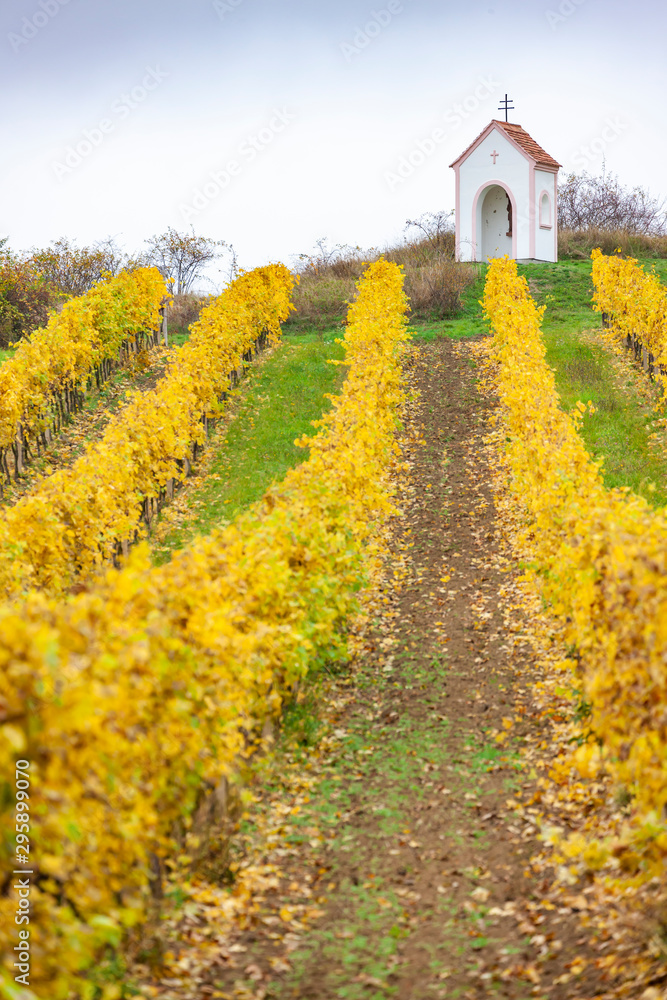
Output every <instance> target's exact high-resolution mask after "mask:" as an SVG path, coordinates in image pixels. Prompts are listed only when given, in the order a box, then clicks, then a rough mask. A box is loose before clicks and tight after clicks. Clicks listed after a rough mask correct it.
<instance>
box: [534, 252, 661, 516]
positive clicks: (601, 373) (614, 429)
mask: <svg viewBox="0 0 667 1000" xmlns="http://www.w3.org/2000/svg"><path fill="white" fill-rule="evenodd" d="M652 263H653V262H652ZM655 263H656V265H657V267H656V273H658V274H659V275H660V276H661V277H662V278H663V279H664V277H665V276H667V261H656V262H655ZM519 273H520V274H523V275H524V276H525V278H526V279H527V281H528V283H529V287H530V290H531V294H532V296H533V298H534V299H535V301H536V302H537V303H538V304H539V305H544V304H546V306H547V311H546V313H545V316H544V320H543V324H542V330H543V334H544V342H545V346H546V351H547V354H546V360H547V363H548V364H549V365H550V366H551V368H552V369H553V370H554V373H555V376H556V386H557V389H558V393H559V395H560V399H561V405H562V407H563V409H564V410H565V411H566V412H569V411H570V410H572V408H573V407H574V405H575V403H576V402H577V400H582V401H583V402H588V401H589V400H590V401H591V402H592V403H593V405H594V407H595V409H596V412H595V414H593V415H592V416H590V415H587V416H586V417H585V419H584V424H583V427H582V431H581V433H582V437H583V439H584V442H585V444H586V447H587V449H588V451H589V453H590V454H591V456H592V457H593V458H594V459H596V460H598V459H602V461H603V463H604V465H603V475H604V482H605V485H606V486H607V487H614V486H629V487H630V488H631V489H632V490H633V491H634V492H635V493H638V494H640V495H641V496H643V497H645V498H646V499H647V500H648V501H649V502H650V503H652V504H654V505H655V506H664V505H665V504H667V452H664V451H663V450H662V449H660V448H653V449H652V448H651V445H650V440H649V439H650V435H651V434H652V433H653V431H654V429H655V428H654V426H653V424H654V420H655V412H654V409H653V404H652V403H651V401H650V399H647V398H646V396H645V395H643V394H642V392H641V388H642V379H643V378H644V376H642V375H640V376H639V380H638V379H637V376H636V375H635V374H634V373H633V371H632V368H631V362H630V358H627V359H621V361H622V364H621V366H620V370H621V373H622V374H621V377H620V378H619V375H618V368H615V367H614V361H613V358H612V356H611V354H610V351H609V349H608V348H606V347H605V346H604V345H603V344H602V343H601V341H600V340H598V339H597V337H598V333H599V331H600V330H601V326H602V323H601V317H600V314H599V313H595V312H593V310H592V307H591V298H592V294H593V286H592V281H591V263H590V261H562V262H560V263H558V264H523V265H519ZM653 486H654V487H655V490H653V488H652V487H653Z"/></svg>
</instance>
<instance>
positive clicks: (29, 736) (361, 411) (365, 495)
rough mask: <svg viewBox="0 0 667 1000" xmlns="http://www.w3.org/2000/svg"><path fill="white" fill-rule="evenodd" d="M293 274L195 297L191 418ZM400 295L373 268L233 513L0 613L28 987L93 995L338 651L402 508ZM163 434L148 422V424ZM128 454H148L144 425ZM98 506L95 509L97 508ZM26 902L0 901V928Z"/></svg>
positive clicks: (7, 959)
mask: <svg viewBox="0 0 667 1000" xmlns="http://www.w3.org/2000/svg"><path fill="white" fill-rule="evenodd" d="M290 280H291V279H290ZM274 285H275V286H276V287H274ZM263 286H265V287H266V291H267V293H269V294H268V301H269V302H271V303H272V306H271V308H267V304H266V303H267V300H266V299H262V297H261V296H259V295H258V292H260V291H261V289H262V287H263ZM288 287H289V283H288V281H287V277H285V279H284V281H283V277H282V272H281V271H280V270H279V269H274V270H271V269H262V270H261V271H260V272H259V273H256V272H251V273H250V274H249V275H246V276H244V277H243V278H242V279H241V280H240V284H239V285H238V286H237V289H236V290H234V291H233V292H232V294H231V295H230V296H229V297H228V298H225V297H224V296H223V297H222V298H220V299H218V300H217V301H216V302H215V303H213V304H212V306H210V307H209V309H208V310H205V312H204V313H203V314H202V320H201V325H200V327H199V329H198V330H197V331H195V334H194V336H193V338H192V341H191V343H192V346H191V348H190V353H189V354H187V353H186V354H183V357H182V360H181V361H179V362H178V363H177V364H176V365H175V366H174V370H173V371H172V372H171V373H170V375H169V376H168V379H171V380H172V382H171V384H172V386H173V390H174V391H176V388H178V389H179V391H180V393H181V394H182V395H183V396H184V398H185V399H186V401H187V405H188V407H189V411H188V412H189V413H190V414H192V415H195V414H198V413H200V412H201V411H202V409H204V410H205V409H206V408H207V407H208V406H209V405H210V397H209V393H211V392H212V393H215V392H217V391H219V385H217V386H216V377H217V375H216V373H218V372H226V371H228V370H229V365H230V363H231V364H233V362H234V358H235V357H236V356H237V352H238V351H239V350H241V349H242V344H243V343H244V337H245V336H246V331H247V335H248V336H249V332H250V330H256V326H255V324H256V323H258V322H266V323H267V325H268V326H269V328H270V329H272V330H273V331H274V332H275V331H276V330H277V322H278V318H279V316H280V315H284V312H285V306H284V298H283V295H282V293H283V291H287V289H288ZM278 289H280V294H279V293H278ZM244 290H245V292H244ZM251 292H252V294H250V293H251ZM406 305H407V303H406V299H405V296H404V293H403V290H402V275H401V272H400V269H399V268H398V267H397V266H396V265H393V264H390V263H387V262H385V261H379V262H377V263H375V264H372V265H371V266H370V267H369V268H368V270H367V272H366V275H365V277H364V279H363V280H362V282H361V286H360V291H359V296H358V299H357V301H356V302H355V303H354V305H353V306H352V307H351V309H350V316H349V325H348V327H347V330H346V333H345V347H346V359H345V364H346V365H348V366H349V374H348V378H347V380H346V382H345V384H344V387H343V390H342V393H341V395H340V396H338V397H336V398H334V399H333V400H332V402H333V408H332V410H331V411H330V413H328V414H327V415H326V416H325V417H324V418H323V419H322V420H321V421H320V422H319V430H318V431H317V433H316V434H315V436H314V437H312V438H310V439H307V440H306V439H304V440H303V441H302V442H301V443H302V444H303V445H304V447H308V448H309V449H310V455H309V457H308V459H307V460H306V461H305V462H304V463H303V464H302V465H301V466H299V467H297V468H296V469H294V470H292V471H291V472H290V473H289V474H288V475H287V477H286V478H285V480H284V482H282V483H281V484H279V485H276V486H273V487H272V488H271V489H270V490H269V491H268V492H267V494H266V495H265V497H264V499H263V500H262V501H260V502H259V503H258V504H256V505H255V506H254V507H253V508H251V509H250V510H249V511H248V512H246V513H244V514H243V515H241V516H240V517H239V518H238V520H237V521H236V522H235V523H233V524H231V525H229V526H227V527H224V528H221V529H219V530H216V531H214V532H213V533H212V534H211V535H210V536H208V537H206V538H202V539H199V540H198V541H196V542H195V543H194V544H193V545H192V546H191V547H189V548H188V549H186V550H184V551H182V552H181V553H179V554H178V555H176V556H175V557H174V558H173V560H172V561H171V562H170V563H169V564H168V565H166V566H164V567H160V568H152V567H151V564H150V560H149V556H148V551H147V549H146V548H145V547H144V546H139V547H138V548H137V549H135V550H134V551H133V552H132V553H131V554H130V558H129V561H128V563H127V565H126V566H125V567H124V568H122V569H120V570H114V569H111V568H110V569H109V570H108V571H107V572H106V574H105V575H103V576H101V577H99V578H98V579H97V581H96V582H95V583H94V585H91V587H90V589H89V590H88V591H86V592H83V593H80V594H78V595H77V596H76V597H74V598H71V599H70V600H69V601H67V602H59V601H56V600H54V599H52V598H48V597H47V596H45V595H44V594H40V593H35V592H32V593H30V594H29V595H28V596H27V597H26V599H25V601H24V602H23V603H22V604H20V605H14V606H11V605H5V606H3V607H2V608H1V609H0V711H1V712H2V718H3V719H4V720H5V721H4V724H2V725H0V761H1V772H2V773H3V774H5V775H9V774H13V771H14V762H15V760H16V759H17V758H18V759H20V758H26V759H29V760H30V762H31V769H30V775H31V814H30V815H31V821H30V822H31V852H32V853H31V859H32V858H33V856H34V865H35V869H36V872H37V874H36V875H35V876H34V877H33V879H32V897H31V903H32V916H31V925H30V929H31V938H30V950H31V962H32V978H31V988H32V989H34V991H35V993H36V994H37V995H44V996H46V995H48V996H49V997H51V998H53V1000H64V998H66V997H67V998H69V997H74V996H76V997H80V996H84V995H85V996H88V995H89V993H86V992H85V977H86V969H88V968H90V966H91V965H92V963H93V962H94V961H95V959H96V956H98V955H99V953H100V949H101V948H102V947H103V946H104V944H105V943H115V942H117V941H118V940H119V939H120V938H121V937H122V935H123V934H124V933H125V931H126V929H127V928H129V927H131V926H132V925H134V924H136V923H137V922H139V921H142V920H143V919H144V918H145V916H146V914H147V912H148V910H149V909H150V904H151V892H150V886H151V884H154V883H155V878H156V871H158V870H160V869H162V870H166V871H172V870H173V869H174V868H175V867H177V866H178V865H179V864H183V863H184V861H183V859H184V858H185V859H186V861H187V855H188V851H189V850H192V849H194V848H195V846H196V845H195V844H194V826H193V817H194V816H195V814H196V811H197V808H198V806H199V805H200V804H201V803H202V801H203V799H204V798H205V796H206V795H211V794H212V793H213V791H214V790H215V789H216V788H218V787H219V786H220V784H221V782H224V781H225V779H228V778H230V776H231V775H232V774H233V773H234V769H235V759H236V758H237V756H238V754H239V753H241V752H242V751H243V752H244V753H248V752H250V748H251V746H252V745H254V744H256V743H260V742H261V732H262V725H263V723H264V722H265V720H266V719H267V718H270V717H275V716H277V715H278V713H279V712H280V710H281V706H282V705H283V704H284V702H285V701H286V700H288V699H289V698H290V696H291V692H292V690H293V686H294V685H295V683H296V682H297V681H298V680H299V679H300V678H302V677H303V676H304V675H305V674H306V672H307V671H308V670H309V669H310V668H311V667H312V666H313V665H314V664H317V663H318V662H321V661H326V660H329V659H330V658H331V657H332V656H335V655H337V653H340V650H341V647H342V646H343V644H344V623H345V621H346V618H347V617H348V616H349V615H350V613H351V612H353V611H354V609H355V607H356V596H355V595H356V593H357V592H358V590H359V589H360V587H362V586H363V584H364V582H365V580H367V579H368V575H369V573H371V572H373V569H374V567H375V566H376V565H377V558H378V555H379V553H380V551H381V548H382V543H383V525H384V523H385V520H386V517H387V515H388V514H389V513H390V512H391V511H392V510H393V502H392V478H391V469H392V464H393V462H394V461H395V454H396V444H395V441H394V431H395V427H396V421H397V414H398V410H399V408H400V406H401V404H402V401H403V398H404V390H403V385H402V374H401V367H400V360H401V356H402V351H403V345H404V342H405V341H406V339H407V335H406V332H405V320H404V313H405V310H406ZM232 334H235V335H236V337H237V339H236V340H235V341H234V342H233V343H232ZM186 357H189V358H190V359H191V363H190V362H188V365H189V367H188V368H187V371H188V373H189V374H188V379H186V376H185V371H186V368H185V358H186ZM195 362H196V363H195ZM165 405H166V404H165ZM132 412H133V411H132ZM153 416H154V417H155V411H154V412H153ZM160 425H161V424H160V421H158V420H157V419H153V420H152V421H151V423H150V426H149V428H148V430H149V431H151V432H152V434H153V435H155V432H156V430H157V429H158V428H159V427H160ZM178 440H181V441H183V442H185V441H186V440H187V432H185V431H184V433H183V436H182V437H181V438H178ZM133 447H134V448H135V449H136V455H137V456H142V455H143V452H146V454H148V453H149V452H150V451H151V448H152V438H151V436H150V435H149V434H147V436H146V437H145V438H142V439H141V440H137V441H136V442H135V444H134V446H133ZM132 453H133V454H135V452H134V451H133V452H132ZM172 460H173V459H172V458H170V459H169V461H168V462H166V464H165V467H164V469H163V474H164V475H167V474H170V473H173V471H174V470H173V466H171V465H170V464H169V463H170V462H172ZM90 496H97V497H98V498H99V499H100V501H102V500H103V496H102V495H101V494H100V493H97V494H88V497H90ZM86 512H90V515H91V517H93V516H94V515H95V509H94V506H93V505H90V504H89V505H88V506H87V507H86ZM3 803H4V804H3V807H2V809H3V811H2V814H1V818H2V833H3V835H2V839H1V841H0V843H1V844H2V847H1V850H2V853H3V859H4V862H5V868H6V869H7V868H9V867H11V866H12V856H11V844H12V841H13V836H14V835H13V830H14V812H13V810H12V809H10V803H11V800H10V797H9V796H7V797H5V798H4V799H3ZM14 907H15V902H14V901H13V900H10V899H9V898H7V897H5V898H0V917H1V919H2V922H3V926H5V927H11V926H12V920H13V913H12V909H13V908H14ZM13 944H14V942H13V941H12V940H11V939H10V938H9V936H7V938H6V940H5V942H3V948H4V949H6V950H5V951H4V966H3V974H4V977H5V978H4V988H3V987H2V986H0V995H2V996H5V997H12V996H13V995H14V994H13V993H12V989H13V983H12V975H13V973H12V972H11V971H10V970H11V967H12V966H11V963H12V961H13V957H12V956H13V952H12V951H11V948H12V945H13Z"/></svg>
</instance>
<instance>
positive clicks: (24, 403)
mask: <svg viewBox="0 0 667 1000" xmlns="http://www.w3.org/2000/svg"><path fill="white" fill-rule="evenodd" d="M168 299H169V295H168V292H167V288H166V285H165V283H164V280H163V278H162V276H161V275H160V273H159V271H158V270H157V269H156V268H141V269H139V270H137V271H133V272H131V273H122V274H120V275H118V276H117V277H115V278H112V279H110V280H109V281H103V282H100V283H99V284H97V285H96V286H95V287H94V288H92V289H91V290H90V291H89V292H88V293H87V294H86V295H82V296H79V297H77V298H74V299H70V300H69V301H68V302H66V303H65V304H64V305H63V307H62V310H61V311H60V312H58V313H54V314H53V315H52V316H51V317H50V318H49V321H48V323H47V325H46V326H45V327H42V328H41V329H38V330H35V331H34V332H33V333H32V334H31V336H30V338H29V339H28V340H23V341H21V342H20V344H19V346H18V349H17V351H16V353H15V354H14V356H13V357H12V358H10V359H9V360H7V361H5V363H4V364H3V365H2V366H0V481H1V480H2V478H3V477H4V478H5V479H6V481H8V482H9V481H11V478H12V475H13V476H14V478H18V476H19V475H21V473H22V472H23V471H24V466H25V463H26V462H27V461H29V460H30V459H31V458H33V457H34V456H35V455H39V454H40V451H41V449H42V448H46V447H48V445H49V443H50V441H51V438H52V437H53V436H54V435H56V434H58V433H59V431H60V429H61V427H62V425H63V424H64V423H66V422H67V421H68V420H69V418H70V416H71V415H72V414H73V413H76V412H77V411H78V410H80V409H81V408H82V406H83V402H84V399H85V389H86V386H87V385H89V384H90V383H92V380H93V379H94V380H95V382H96V385H97V387H98V389H99V388H101V386H102V385H103V384H104V382H106V381H107V380H108V379H109V378H110V376H111V374H112V373H113V371H114V370H115V368H116V367H117V366H118V364H119V363H120V362H121V361H122V358H123V355H124V356H125V357H126V358H129V356H130V354H131V353H133V352H136V351H137V350H140V349H141V348H142V347H144V346H150V345H152V344H155V343H156V342H157V339H158V337H159V329H160V326H161V309H162V307H163V305H164V303H166V302H167V301H168ZM1 489H2V486H1V482H0V490H1Z"/></svg>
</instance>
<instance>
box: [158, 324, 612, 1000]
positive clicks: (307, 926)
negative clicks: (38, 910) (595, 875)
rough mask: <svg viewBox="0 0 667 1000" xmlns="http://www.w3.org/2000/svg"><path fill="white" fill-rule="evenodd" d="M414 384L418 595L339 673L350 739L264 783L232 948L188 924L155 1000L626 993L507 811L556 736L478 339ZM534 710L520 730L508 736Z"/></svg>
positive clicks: (421, 999)
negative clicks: (527, 648) (511, 563)
mask: <svg viewBox="0 0 667 1000" xmlns="http://www.w3.org/2000/svg"><path fill="white" fill-rule="evenodd" d="M412 377H413V380H414V384H415V386H416V387H417V388H418V389H419V390H420V392H421V399H420V402H419V404H418V405H417V406H416V407H415V411H414V413H413V414H412V419H411V426H410V428H409V429H410V433H411V435H412V447H411V455H410V457H411V461H412V471H411V480H412V481H411V485H410V486H409V487H408V490H407V495H406V497H405V500H404V503H403V515H402V517H401V518H399V519H397V523H396V525H395V557H396V564H395V565H396V574H397V577H402V578H403V583H402V586H401V587H400V588H399V589H398V591H397V592H388V593H387V594H386V595H385V597H384V599H383V600H381V601H380V603H379V605H378V608H377V618H376V621H375V623H374V625H373V627H372V628H371V629H370V630H369V631H368V632H367V634H366V636H365V648H364V649H363V651H362V652H361V654H360V655H359V656H358V659H357V662H356V663H355V665H354V669H353V671H352V672H351V674H349V675H348V674H346V675H345V676H341V677H339V678H338V680H337V683H336V686H335V688H334V690H335V692H337V693H336V694H335V698H334V701H335V702H336V707H335V709H334V711H335V713H336V715H337V718H336V720H335V722H334V728H333V732H332V733H331V734H330V736H329V737H327V738H326V739H325V740H324V741H322V742H320V743H319V744H317V743H316V741H314V740H309V733H308V732H306V731H305V730H304V733H303V734H302V735H303V744H304V746H303V749H302V750H301V751H300V752H299V751H298V752H296V753H295V754H293V755H292V757H291V758H288V757H283V758H282V759H281V761H280V762H279V765H278V767H277V768H276V769H275V770H274V771H273V774H272V775H270V776H269V780H268V781H267V782H265V784H264V785H263V786H261V787H260V788H259V790H258V794H257V802H256V803H254V804H253V806H252V808H251V809H250V810H249V813H248V816H247V817H246V820H245V822H244V824H243V826H242V830H241V835H240V839H239V840H238V842H237V847H236V848H235V868H236V870H237V871H242V870H243V867H244V865H250V864H251V863H252V864H254V865H256V866H259V867H258V868H257V872H258V874H257V877H256V884H255V890H254V896H253V902H252V905H249V906H247V907H246V909H245V910H244V916H243V918H242V919H241V920H240V921H239V922H238V924H237V927H236V930H235V931H234V933H233V934H232V935H231V936H228V935H226V936H221V937H220V938H219V939H216V933H215V931H211V930H210V929H209V930H208V931H207V930H205V925H206V920H205V918H204V916H203V915H202V911H199V913H198V914H196V913H195V914H191V917H192V919H191V926H190V927H189V928H188V927H187V926H186V923H187V921H186V922H185V923H181V925H180V927H179V931H178V933H179V934H180V941H181V946H182V947H183V953H182V959H181V968H182V969H183V970H184V976H183V978H180V977H179V976H175V977H173V978H172V979H171V980H170V981H169V982H165V981H163V982H162V983H160V984H158V983H155V984H154V989H155V992H154V993H148V994H147V995H154V996H162V997H170V998H171V997H179V998H180V997H186V996H188V997H190V996H191V997H197V998H199V997H207V998H208V997H217V998H224V997H227V998H230V997H235V998H246V1000H250V998H256V1000H287V998H298V1000H334V998H345V1000H362V998H363V1000H379V998H385V997H390V996H391V997H397V998H399V1000H428V998H432V997H433V998H447V1000H450V998H451V1000H453V998H456V997H470V998H481V997H496V996H499V997H509V998H514V1000H523V998H528V997H543V998H548V1000H572V998H575V997H576V998H587V1000H592V998H593V997H601V996H603V995H605V990H606V989H609V988H610V984H608V983H607V984H606V985H605V984H604V983H603V982H602V981H601V978H600V976H601V973H598V972H597V971H596V968H595V954H596V953H595V952H594V950H593V947H592V945H591V942H589V940H588V936H587V934H586V933H585V932H584V931H583V930H582V927H581V923H580V919H579V915H578V914H577V912H576V910H573V909H572V908H570V907H559V906H558V905H556V904H555V903H553V902H549V886H548V884H547V882H545V881H537V880H536V876H535V873H534V871H533V870H532V869H531V867H530V865H529V858H530V856H531V854H532V853H533V852H534V851H535V850H536V849H537V842H536V839H535V827H534V825H532V824H531V822H530V821H528V822H527V821H526V818H525V816H524V818H523V819H520V818H519V817H518V815H517V814H515V812H514V811H513V809H512V806H511V805H508V800H511V797H512V795H513V794H516V792H517V791H519V790H523V791H524V792H525V791H530V789H531V788H532V786H533V778H534V777H535V776H534V775H532V776H529V775H527V774H526V773H525V771H524V770H523V769H522V765H521V763H520V762H519V759H518V750H519V747H520V743H521V739H522V738H527V739H530V740H535V739H537V738H539V730H538V729H537V726H538V722H537V721H535V720H533V719H532V718H531V708H530V697H529V691H528V690H527V687H526V681H525V677H524V676H523V674H522V673H521V668H522V667H525V663H522V662H521V655H522V654H521V653H520V652H517V650H518V648H519V647H517V645H516V644H515V643H514V642H513V640H512V635H511V633H510V632H509V631H508V629H507V627H506V616H507V608H506V605H505V603H504V599H503V598H502V597H501V596H500V592H501V589H502V588H503V586H504V585H506V584H507V582H508V579H509V575H508V564H507V562H506V560H505V558H504V556H503V544H502V538H501V537H500V531H499V527H498V524H497V521H496V514H495V509H494V506H493V500H492V496H491V492H490V486H489V483H490V479H491V477H490V473H489V469H488V467H487V466H486V465H485V458H484V451H483V448H482V439H483V436H484V433H485V429H486V417H487V415H488V405H489V404H488V402H487V401H486V400H485V399H484V398H483V397H482V396H480V394H479V393H478V390H477V384H476V379H477V371H476V368H475V366H474V362H473V361H472V356H471V352H470V349H469V347H468V346H467V345H457V344H452V343H450V342H436V343H434V344H428V345H422V346H421V347H420V349H419V351H418V353H416V355H415V360H414V364H413V368H412ZM514 627H515V626H512V628H514ZM517 714H518V715H519V716H521V715H524V716H525V719H526V722H525V727H524V732H523V734H522V733H521V732H519V733H517V727H514V728H513V730H512V735H511V737H510V736H508V735H507V733H508V728H509V726H508V727H507V728H506V725H505V721H504V720H508V719H509V718H514V717H515V716H516V715H517ZM297 724H298V718H297ZM301 724H302V725H303V726H306V727H307V725H308V722H307V714H304V716H303V718H302V720H301ZM292 725H294V720H292ZM519 728H520V727H519ZM534 811H535V812H536V810H534ZM529 812H530V811H529ZM539 878H540V880H543V879H544V875H543V873H541V874H540V876H539ZM262 879H263V881H262ZM193 927H194V930H193ZM197 934H199V938H200V939H201V938H202V937H203V938H205V939H206V940H207V942H208V944H209V945H211V942H213V945H214V947H213V950H212V951H211V950H209V952H208V953H207V954H208V958H207V959H206V961H205V962H204V963H203V964H202V963H201V962H199V961H198V960H196V959H194V958H193V955H194V951H193V950H190V951H188V949H195V950H196V948H197ZM593 944H594V943H593ZM169 947H173V942H172V943H171V944H170V945H169ZM211 954H215V958H213V959H212V958H211ZM188 956H189V957H188ZM188 962H190V965H189V966H188ZM188 968H189V969H190V973H189V978H188V976H187V975H185V970H186V969H188Z"/></svg>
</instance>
